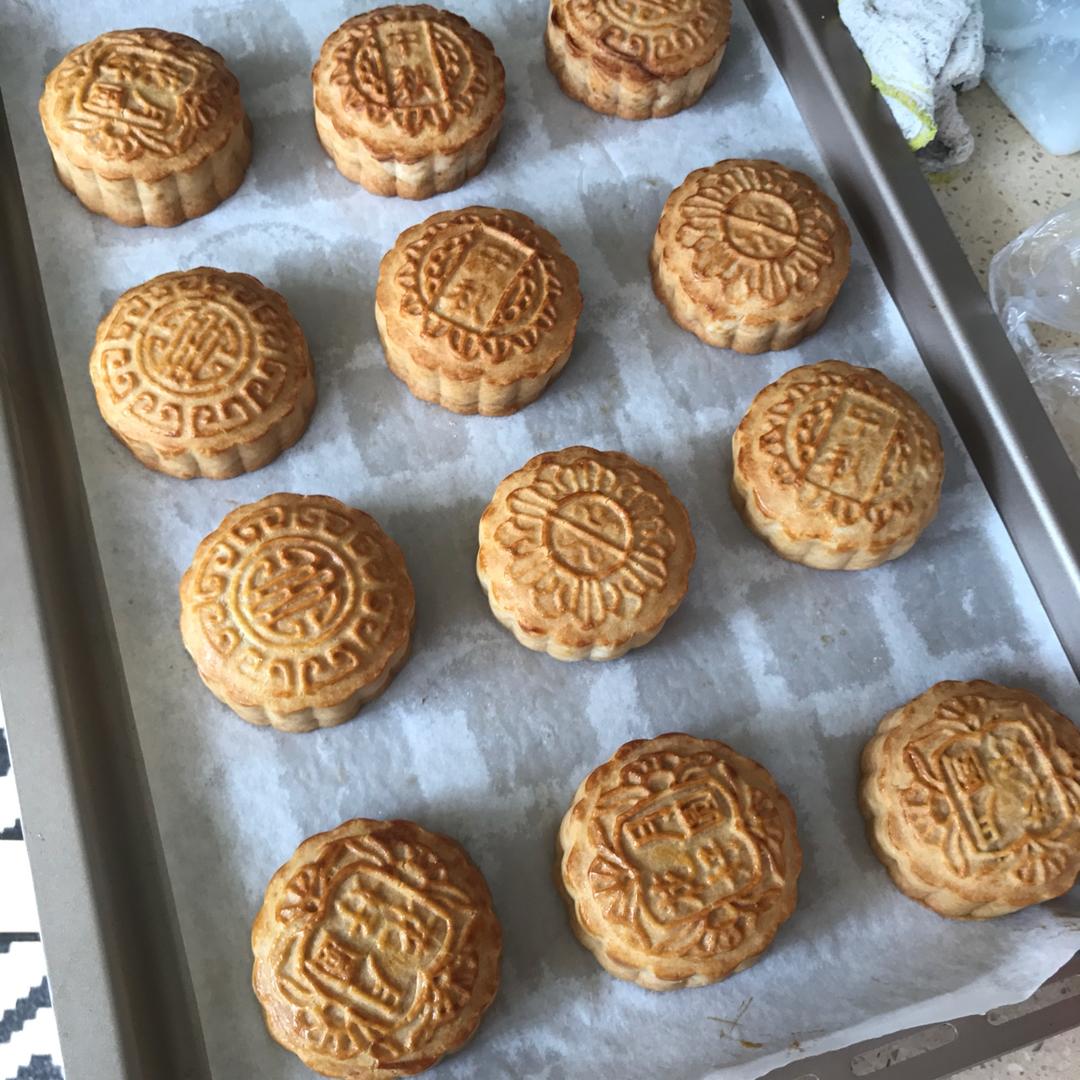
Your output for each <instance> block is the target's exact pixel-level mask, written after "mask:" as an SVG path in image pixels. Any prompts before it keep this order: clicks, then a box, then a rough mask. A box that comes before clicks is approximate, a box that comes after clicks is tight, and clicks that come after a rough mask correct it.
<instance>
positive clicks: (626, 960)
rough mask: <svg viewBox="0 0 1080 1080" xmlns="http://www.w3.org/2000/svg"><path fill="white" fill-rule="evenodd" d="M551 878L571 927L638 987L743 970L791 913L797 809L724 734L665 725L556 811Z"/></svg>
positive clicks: (798, 858) (676, 984)
mask: <svg viewBox="0 0 1080 1080" xmlns="http://www.w3.org/2000/svg"><path fill="white" fill-rule="evenodd" d="M556 849H557V859H556V866H555V879H556V882H557V884H558V885H559V888H560V890H561V892H562V893H563V898H564V899H565V900H566V905H567V909H568V912H569V915H570V924H571V926H572V927H573V930H574V934H575V935H576V936H577V938H578V940H579V941H580V942H581V944H582V945H584V946H585V948H586V949H588V950H589V952H591V953H592V954H593V955H594V956H595V957H596V959H597V960H598V961H599V962H600V964H601V965H602V966H603V967H604V968H605V969H606V970H607V971H609V972H610V973H611V974H612V975H615V976H617V977H618V978H620V979H628V980H629V981H631V982H635V983H637V984H638V986H643V987H645V988H646V989H647V990H675V989H679V988H681V987H687V986H705V985H707V984H708V983H714V982H718V981H719V980H721V979H726V978H727V977H728V976H729V975H733V974H734V973H735V972H737V971H742V970H743V969H745V968H747V967H749V966H750V965H751V964H752V963H754V961H755V960H757V959H758V957H759V956H760V955H761V953H762V952H764V950H765V949H767V948H768V947H769V944H770V943H771V942H772V940H773V937H774V936H775V935H776V932H777V930H779V928H780V926H781V924H782V923H784V922H785V920H787V919H788V917H789V916H790V915H791V913H792V912H793V911H794V910H795V903H796V899H797V885H798V878H799V871H800V869H801V868H802V850H801V849H800V847H799V839H798V835H797V833H796V829H795V813H794V811H793V810H792V809H791V804H790V803H789V802H788V800H787V799H786V798H785V797H784V795H783V793H782V792H781V791H780V789H779V788H778V787H777V786H776V782H775V781H774V780H773V778H772V777H771V776H770V775H769V773H768V771H767V770H766V769H764V768H762V767H761V766H760V765H758V764H757V762H755V761H751V760H750V759H749V758H746V757H743V755H742V754H739V753H737V752H736V751H735V750H733V749H732V748H731V747H730V746H727V745H726V744H725V743H722V742H717V741H716V740H713V739H697V738H694V737H693V736H692V735H682V734H677V733H672V734H668V735H659V736H657V737H656V738H654V739H638V740H635V741H634V742H629V743H626V745H625V746H622V747H620V748H619V749H618V750H617V751H616V752H615V754H614V756H613V757H612V758H611V759H610V760H609V761H607V762H605V763H604V764H603V765H601V766H600V767H599V768H597V769H594V770H593V771H592V772H591V773H590V774H589V775H588V776H587V777H586V778H585V780H584V781H582V783H581V786H580V787H579V788H578V790H577V793H576V794H575V796H574V799H573V801H572V803H571V804H570V809H569V810H568V811H567V813H566V816H565V817H564V818H563V820H562V825H561V827H560V829H559V836H558V841H557V844H556Z"/></svg>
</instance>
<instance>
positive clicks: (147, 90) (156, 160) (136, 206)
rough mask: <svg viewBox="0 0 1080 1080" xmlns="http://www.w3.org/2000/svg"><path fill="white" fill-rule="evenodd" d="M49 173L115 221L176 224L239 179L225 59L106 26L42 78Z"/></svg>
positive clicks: (246, 130)
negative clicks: (108, 29)
mask: <svg viewBox="0 0 1080 1080" xmlns="http://www.w3.org/2000/svg"><path fill="white" fill-rule="evenodd" d="M38 111H39V113H40V115H41V123H42V126H43V127H44V129H45V136H46V138H47V139H48V140H49V147H50V149H51V150H52V155H53V162H54V163H55V165H56V173H57V176H59V177H60V180H61V181H62V182H63V184H64V186H65V187H67V188H69V189H70V190H71V191H72V192H73V193H74V194H75V195H76V196H77V198H78V199H79V201H80V202H81V203H82V204H83V205H84V206H86V207H87V208H88V209H90V210H93V211H94V213H96V214H104V215H105V216H106V217H108V218H111V219H112V220H113V221H115V222H117V223H118V224H120V225H179V224H180V223H181V222H182V221H187V220H189V219H190V218H195V217H199V216H201V215H202V214H207V213H209V212H210V211H211V210H213V209H214V207H215V206H217V205H218V203H220V202H221V201H222V200H224V199H226V198H228V196H230V195H231V194H232V193H233V192H234V191H235V190H236V189H237V188H238V187H239V186H240V183H241V181H242V180H243V179H244V173H245V172H246V171H247V167H248V163H249V162H250V161H251V123H250V121H249V120H248V118H247V114H246V113H245V112H244V105H243V102H241V100H240V84H239V83H238V82H237V81H236V77H235V76H234V75H233V74H232V72H231V71H229V69H228V68H227V67H226V66H225V61H224V60H223V59H222V58H221V56H219V55H218V53H216V52H214V50H213V49H208V48H207V47H206V46H205V45H203V44H201V43H200V42H198V41H196V40H195V39H194V38H190V37H186V36H185V35H184V34H172V33H168V32H167V31H165V30H153V29H137V30H113V31H111V32H110V33H107V34H102V35H101V36H100V37H96V38H94V40H93V41H89V42H87V43H86V44H85V45H80V46H79V47H78V48H76V49H73V50H72V51H71V52H69V53H68V54H67V56H65V57H64V58H63V60H61V61H60V63H59V64H57V66H56V67H55V68H53V70H52V71H51V72H50V73H49V76H48V78H47V79H46V80H45V91H44V93H43V94H42V95H41V101H40V103H39V106H38Z"/></svg>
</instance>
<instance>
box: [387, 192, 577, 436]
mask: <svg viewBox="0 0 1080 1080" xmlns="http://www.w3.org/2000/svg"><path fill="white" fill-rule="evenodd" d="M447 253H449V257H447ZM486 297H490V298H491V299H490V301H488V300H486V299H484V298H486ZM581 306H582V300H581V290H580V288H579V286H578V270H577V266H576V265H575V263H574V261H573V260H572V259H571V258H570V257H569V256H567V255H566V254H565V253H564V252H563V249H562V247H561V246H560V245H559V242H558V240H556V239H555V237H554V236H552V234H551V233H549V232H548V231H547V230H546V229H542V228H541V227H540V226H539V225H537V224H536V223H535V222H534V221H532V219H530V218H528V217H526V216H525V215H524V214H519V213H517V212H516V211H514V210H496V209H493V208H491V207H486V206H470V207H467V208H466V209H464V210H455V211H444V212H443V213H439V214H435V215H434V216H432V217H430V218H428V219H427V220H426V221H424V222H422V223H420V224H419V225H414V226H412V228H409V229H406V230H405V232H403V233H402V234H401V236H399V237H398V239H397V242H396V243H395V244H394V246H393V247H392V248H391V249H390V251H388V252H387V253H386V255H385V256H384V257H383V260H382V264H381V265H380V267H379V281H378V287H377V289H376V292H375V321H376V325H377V326H378V328H379V337H380V338H381V340H382V344H383V350H384V352H385V354H386V362H387V365H388V366H389V368H390V370H391V371H392V372H393V373H394V374H395V375H396V376H397V377H398V378H399V379H401V380H402V382H404V383H405V385H406V386H408V388H409V389H410V390H411V391H412V393H413V394H415V395H416V396H417V397H418V398H420V399H422V400H423V401H430V402H433V403H434V404H436V405H442V406H443V408H446V409H450V410H452V411H453V412H457V413H480V414H481V415H484V416H505V415H507V414H508V413H513V412H516V411H517V410H518V409H520V408H522V407H523V406H525V405H527V404H529V402H531V401H535V400H536V398H538V397H539V396H540V394H541V393H543V391H544V389H545V388H546V387H547V385H548V383H550V382H551V381H552V379H554V378H555V376H556V375H558V374H559V372H560V371H561V370H562V369H563V367H564V366H565V364H566V362H567V361H568V360H569V359H570V352H571V349H572V348H573V343H574V334H575V333H576V330H577V323H578V317H579V316H580V314H581Z"/></svg>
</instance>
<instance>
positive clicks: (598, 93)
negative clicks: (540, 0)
mask: <svg viewBox="0 0 1080 1080" xmlns="http://www.w3.org/2000/svg"><path fill="white" fill-rule="evenodd" d="M683 6H684V9H685V10H684V11H683V12H681V13H680V14H673V13H669V14H668V15H667V16H666V18H665V20H663V21H661V23H660V24H658V25H652V24H648V25H644V26H634V25H631V24H630V23H628V22H627V21H626V16H625V13H624V12H620V11H619V10H618V9H617V8H616V7H614V6H613V5H611V4H608V3H605V0H551V5H550V8H549V11H548V20H547V28H546V30H545V33H544V48H545V54H546V56H547V65H548V67H549V68H550V70H551V72H552V74H553V75H554V76H555V78H556V79H557V80H558V82H559V85H560V86H561V87H562V90H563V92H564V93H566V94H567V95H568V96H569V97H572V98H574V99H575V100H577V101H580V102H582V103H583V104H585V105H588V106H589V108H591V109H594V110H595V111H596V112H600V113H606V114H607V115H610V116H619V117H622V118H623V119H624V120H648V119H651V118H654V117H662V116H671V115H673V114H674V113H677V112H681V111H682V110H683V109H687V108H689V107H690V106H691V105H693V104H694V103H695V102H696V101H697V100H698V99H699V98H700V97H701V95H702V94H703V93H704V92H705V91H706V90H707V89H708V87H709V86H710V85H711V84H712V81H713V79H715V78H716V72H717V69H718V68H719V67H720V61H721V59H722V58H723V55H724V49H725V47H726V45H727V41H728V36H729V34H730V23H731V7H730V4H729V2H728V0H686V3H684V5H683Z"/></svg>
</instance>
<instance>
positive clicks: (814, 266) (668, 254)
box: [649, 158, 851, 353]
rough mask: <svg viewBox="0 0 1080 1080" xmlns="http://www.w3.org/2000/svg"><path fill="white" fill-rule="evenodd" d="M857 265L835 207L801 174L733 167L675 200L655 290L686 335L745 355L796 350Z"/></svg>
mask: <svg viewBox="0 0 1080 1080" xmlns="http://www.w3.org/2000/svg"><path fill="white" fill-rule="evenodd" d="M850 263H851V236H850V233H849V232H848V228H847V225H846V224H845V223H844V220H843V218H842V217H841V216H840V212H839V210H838V209H837V207H836V204H835V203H834V202H833V201H832V200H831V199H830V198H829V197H828V196H827V195H826V194H825V193H824V192H823V191H821V190H820V189H819V188H818V186H817V185H816V184H815V183H814V181H813V180H811V179H810V177H808V176H806V175H805V174H803V173H800V172H796V171H795V170H794V169H788V168H786V167H785V166H783V165H779V164H777V163H776V162H775V161H764V160H751V159H745V158H732V159H729V160H726V161H720V162H717V163H716V164H715V165H712V166H710V167H709V168H706V169H697V170H695V171H694V172H692V173H690V175H689V176H688V177H687V178H686V179H685V180H684V181H683V182H682V184H680V185H679V186H678V187H677V188H676V189H675V190H674V191H673V192H672V193H671V195H670V196H669V197H668V200H667V202H666V203H665V204H664V209H663V211H662V212H661V215H660V224H659V226H658V227H657V230H656V234H655V236H654V238H653V244H652V249H651V251H650V253H649V268H650V271H651V274H652V282H653V290H654V291H655V293H656V295H657V297H658V298H659V299H660V300H661V301H662V302H663V304H664V306H665V307H666V308H667V309H668V311H669V312H670V314H671V317H672V318H673V319H674V320H675V322H677V323H678V324H679V325H680V326H681V327H683V329H685V330H689V331H690V333H692V334H694V335H696V336H697V337H699V338H701V340H702V341H704V342H705V343H706V344H709V345H715V346H717V347H719V348H725V349H734V350H735V351H737V352H742V353H761V352H765V351H768V350H777V349H789V348H791V347H792V346H793V345H796V344H797V343H798V342H800V341H802V340H803V338H805V337H807V336H808V335H809V334H812V333H813V332H814V331H815V330H817V329H818V328H819V327H820V326H821V325H822V323H823V322H824V321H825V317H826V315H828V312H829V309H830V308H831V307H832V304H833V302H834V301H835V300H836V296H837V294H838V293H839V291H840V286H841V285H842V284H843V282H844V279H845V278H846V277H847V273H848V269H849V267H850Z"/></svg>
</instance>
